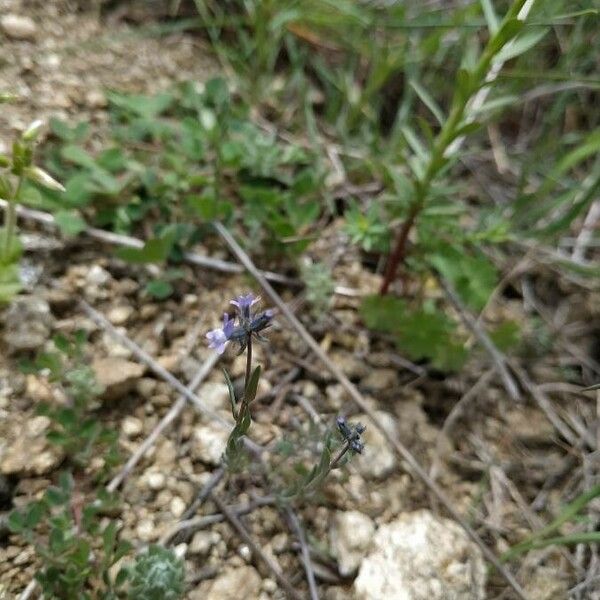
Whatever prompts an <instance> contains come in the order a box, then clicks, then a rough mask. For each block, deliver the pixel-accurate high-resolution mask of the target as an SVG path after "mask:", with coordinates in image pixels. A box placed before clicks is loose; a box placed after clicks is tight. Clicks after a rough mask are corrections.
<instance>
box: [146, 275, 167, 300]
mask: <svg viewBox="0 0 600 600" xmlns="http://www.w3.org/2000/svg"><path fill="white" fill-rule="evenodd" d="M145 289H146V292H147V293H148V294H150V296H152V297H153V298H156V299H157V300H165V299H166V298H168V297H169V296H171V294H172V293H173V291H174V288H173V284H171V283H170V282H169V281H165V280H164V279H153V280H152V281H149V282H148V283H147V284H146V287H145Z"/></svg>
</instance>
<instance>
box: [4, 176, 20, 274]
mask: <svg viewBox="0 0 600 600" xmlns="http://www.w3.org/2000/svg"><path fill="white" fill-rule="evenodd" d="M22 186H23V175H20V176H19V179H18V181H17V187H16V188H15V192H14V194H13V195H12V198H11V199H10V202H9V203H8V206H7V208H6V219H5V222H4V244H3V247H2V262H4V263H6V262H8V257H9V256H10V251H11V248H12V239H13V237H14V235H15V228H16V225H17V202H18V200H19V196H20V195H21V188H22Z"/></svg>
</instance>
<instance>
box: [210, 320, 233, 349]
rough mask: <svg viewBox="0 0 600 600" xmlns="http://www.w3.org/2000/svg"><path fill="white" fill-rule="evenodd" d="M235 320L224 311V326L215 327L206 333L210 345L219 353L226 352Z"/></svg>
mask: <svg viewBox="0 0 600 600" xmlns="http://www.w3.org/2000/svg"><path fill="white" fill-rule="evenodd" d="M233 321H234V320H233V319H230V318H229V315H228V314H227V313H223V327H220V328H219V329H213V330H211V331H209V332H208V333H207V334H206V339H207V340H208V342H209V343H208V347H209V348H214V349H215V350H216V351H217V352H218V353H219V354H223V352H225V346H226V345H227V341H228V340H229V339H230V338H231V334H232V333H233V328H234V322H233Z"/></svg>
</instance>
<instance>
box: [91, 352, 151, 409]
mask: <svg viewBox="0 0 600 600" xmlns="http://www.w3.org/2000/svg"><path fill="white" fill-rule="evenodd" d="M92 369H93V370H94V374H95V375H96V381H97V382H98V384H99V385H100V386H101V387H102V388H103V389H104V392H103V394H102V396H103V398H105V399H107V400H117V399H119V398H121V397H123V396H124V395H125V394H127V393H128V392H129V391H130V390H131V389H132V388H133V387H134V386H135V384H136V382H137V381H138V380H139V379H140V377H141V376H142V375H143V374H144V371H145V368H144V366H143V365H140V364H138V363H134V362H130V361H128V360H124V359H123V358H116V357H114V356H112V357H108V358H97V359H95V360H94V361H92Z"/></svg>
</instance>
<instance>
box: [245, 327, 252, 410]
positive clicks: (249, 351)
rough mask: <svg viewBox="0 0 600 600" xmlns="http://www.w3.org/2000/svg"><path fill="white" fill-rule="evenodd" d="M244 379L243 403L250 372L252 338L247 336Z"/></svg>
mask: <svg viewBox="0 0 600 600" xmlns="http://www.w3.org/2000/svg"><path fill="white" fill-rule="evenodd" d="M246 348H247V350H246V377H245V378H244V402H245V401H246V390H247V389H248V383H249V382H250V374H251V371H252V336H251V335H249V336H248V341H247V345H246Z"/></svg>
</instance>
